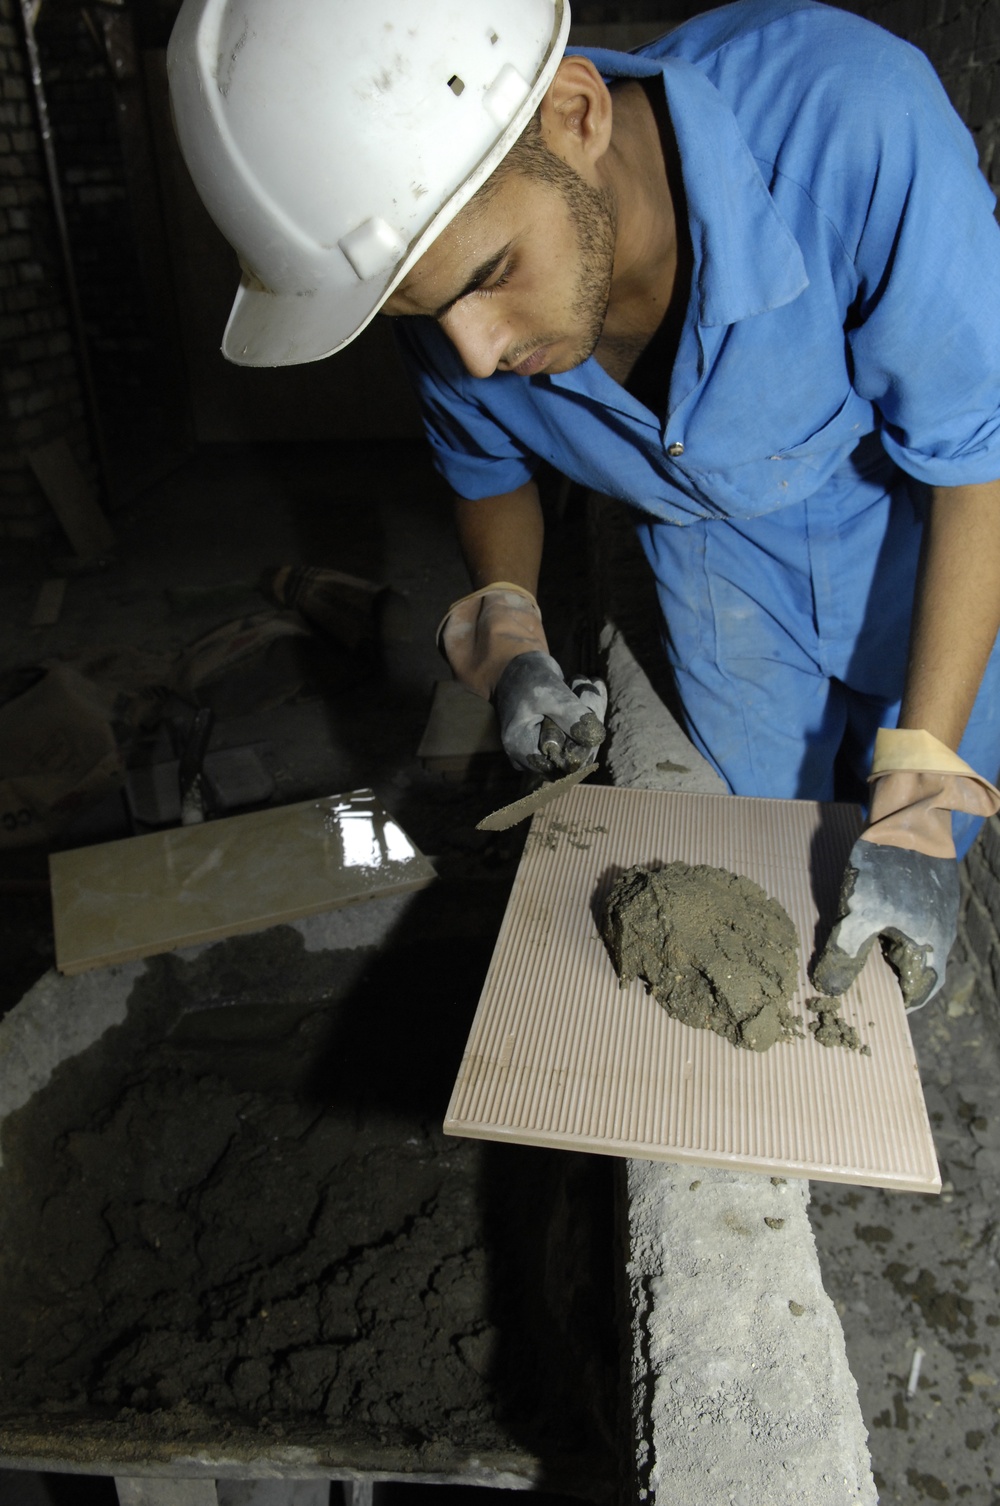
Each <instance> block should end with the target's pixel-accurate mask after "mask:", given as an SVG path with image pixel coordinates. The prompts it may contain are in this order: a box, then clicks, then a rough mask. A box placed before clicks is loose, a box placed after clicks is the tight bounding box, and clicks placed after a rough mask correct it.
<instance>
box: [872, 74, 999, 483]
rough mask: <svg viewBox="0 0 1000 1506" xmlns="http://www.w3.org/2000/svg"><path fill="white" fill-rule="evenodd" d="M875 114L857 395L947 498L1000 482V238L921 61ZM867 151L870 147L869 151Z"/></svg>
mask: <svg viewBox="0 0 1000 1506" xmlns="http://www.w3.org/2000/svg"><path fill="white" fill-rule="evenodd" d="M880 94H881V97H880V99H879V101H878V104H877V107H876V108H875V110H874V111H871V112H869V120H870V127H869V129H870V131H871V133H872V134H871V138H870V140H869V142H868V147H869V149H870V150H871V152H872V160H871V161H870V163H869V167H870V171H869V174H868V176H867V177H865V176H864V175H860V177H859V179H858V182H859V184H861V185H862V192H860V193H858V194H857V195H856V198H855V202H854V204H853V205H852V218H853V224H852V225H851V226H850V227H849V230H848V237H850V235H851V234H852V233H853V236H854V239H855V244H854V246H853V247H851V246H847V247H846V248H845V249H847V250H848V252H849V253H850V252H851V251H852V250H853V258H854V264H855V268H856V271H857V276H858V286H857V297H856V299H855V302H854V305H853V307H852V310H851V315H850V318H849V321H848V344H849V348H850V352H851V357H852V360H853V363H854V371H853V382H854V386H855V388H856V390H857V391H858V392H859V393H860V394H861V396H863V397H866V398H868V399H869V400H870V401H872V402H873V403H874V404H875V406H876V408H877V410H878V412H879V414H880V416H881V419H882V442H883V444H884V446H885V449H886V450H887V451H888V453H889V455H890V456H891V457H892V459H893V460H895V461H896V463H897V464H898V465H899V466H900V467H901V468H902V469H903V470H904V471H905V472H907V473H908V474H909V475H911V476H914V477H915V478H916V479H917V480H919V481H923V482H926V483H928V484H929V485H933V486H958V485H965V484H970V483H977V482H984V481H991V480H993V479H995V478H996V477H998V476H1000V227H998V225H997V223H996V220H995V219H994V217H993V206H994V198H993V194H992V192H991V191H990V188H989V186H988V184H987V183H986V181H985V179H984V178H983V176H982V175H981V173H980V171H979V168H978V164H977V158H976V150H975V146H974V143H973V141H972V138H971V136H970V135H969V133H968V131H967V130H966V128H965V126H964V125H963V123H962V121H961V120H960V119H959V117H958V116H957V115H956V113H955V111H954V109H953V108H952V106H951V103H950V101H949V100H948V97H947V95H946V94H945V91H944V88H943V86H942V85H941V83H940V82H939V80H938V78H937V76H936V74H935V73H934V72H933V70H932V68H931V67H930V65H929V64H928V63H927V61H926V59H925V58H923V56H922V55H921V54H920V53H917V52H916V51H915V50H912V49H908V50H907V55H906V58H905V61H904V63H903V66H902V67H901V68H900V69H899V70H898V71H897V72H896V73H895V75H894V77H893V78H892V79H891V80H886V81H884V88H883V89H882V90H881V91H880ZM857 147H858V149H859V150H861V151H864V149H865V148H864V144H863V143H862V142H858V143H857Z"/></svg>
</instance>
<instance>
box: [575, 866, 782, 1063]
mask: <svg viewBox="0 0 1000 1506" xmlns="http://www.w3.org/2000/svg"><path fill="white" fill-rule="evenodd" d="M601 934H602V936H603V938H604V942H605V945H606V946H607V948H608V951H609V953H610V954H611V960H612V962H613V963H614V966H615V970H616V972H617V973H618V977H619V980H620V984H621V987H622V988H624V987H625V985H626V984H627V983H631V982H632V980H633V979H634V978H642V979H643V980H644V982H645V984H646V987H647V990H648V991H649V992H650V993H651V994H652V995H653V997H654V998H655V999H656V1000H657V1001H658V1002H659V1003H660V1004H662V1005H663V1007H664V1009H666V1011H667V1013H668V1014H670V1015H672V1016H673V1017H674V1018H675V1019H677V1020H680V1021H681V1022H682V1023H683V1024H685V1025H692V1026H694V1027H695V1028H696V1029H701V1030H714V1031H716V1032H717V1033H718V1034H719V1035H722V1036H724V1037H725V1038H726V1040H727V1041H730V1042H731V1044H732V1045H734V1046H740V1047H743V1048H745V1049H747V1050H751V1051H766V1050H767V1049H768V1048H769V1047H770V1046H773V1045H774V1044H775V1042H776V1041H781V1040H788V1039H789V1038H791V1037H793V1036H798V1035H801V1033H802V1032H801V1030H799V1028H798V1025H799V1018H798V1016H795V1015H793V1014H791V1012H790V1011H789V1009H788V1000H789V999H790V998H791V996H792V994H793V993H794V991H795V988H796V984H797V982H798V936H797V935H796V932H795V927H794V925H793V924H792V922H791V920H790V918H789V916H788V913H787V911H786V910H785V909H784V908H783V906H782V905H780V904H779V903H778V901H777V900H776V899H771V898H770V896H769V895H767V894H765V892H764V890H763V889H761V888H760V886H759V885H758V884H755V883H753V882H752V880H750V879H748V878H744V877H743V876H741V875H739V874H735V873H730V872H728V871H727V870H726V869H724V868H711V867H708V866H707V865H706V864H695V865H691V864H688V863H668V864H666V866H665V867H663V868H659V869H655V870H650V869H648V868H643V867H641V866H639V865H636V866H635V867H632V868H629V869H628V870H627V871H626V872H625V873H623V874H622V876H621V878H619V879H618V880H617V882H616V883H615V885H614V887H613V888H612V890H611V892H610V893H609V895H608V897H607V900H606V901H605V906H604V912H603V915H602V919H601Z"/></svg>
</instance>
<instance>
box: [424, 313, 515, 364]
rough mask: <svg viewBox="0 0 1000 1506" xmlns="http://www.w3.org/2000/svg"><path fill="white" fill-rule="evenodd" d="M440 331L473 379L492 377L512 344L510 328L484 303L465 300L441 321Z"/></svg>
mask: <svg viewBox="0 0 1000 1506" xmlns="http://www.w3.org/2000/svg"><path fill="white" fill-rule="evenodd" d="M440 322H441V328H442V329H443V330H444V332H445V334H446V335H447V336H448V339H449V340H450V341H451V343H452V345H454V347H455V349H456V350H457V351H458V354H459V355H460V356H461V358H462V364H463V366H464V367H465V369H466V371H468V372H469V374H470V375H471V376H474V377H488V376H492V375H493V373H494V372H495V371H496V369H497V366H498V364H499V362H500V359H501V357H502V356H503V353H504V351H505V350H507V349H508V347H509V345H510V338H511V336H510V329H509V328H508V326H507V324H506V322H505V321H504V320H503V319H502V318H501V317H500V316H499V314H498V313H497V311H495V310H494V309H491V308H489V307H488V306H487V305H486V303H485V302H480V303H478V304H477V303H475V301H474V300H473V299H472V298H463V299H462V300H461V301H460V302H459V303H456V304H455V305H454V307H453V308H450V309H449V310H448V312H447V313H446V314H444V315H443V316H442V318H441V321H440Z"/></svg>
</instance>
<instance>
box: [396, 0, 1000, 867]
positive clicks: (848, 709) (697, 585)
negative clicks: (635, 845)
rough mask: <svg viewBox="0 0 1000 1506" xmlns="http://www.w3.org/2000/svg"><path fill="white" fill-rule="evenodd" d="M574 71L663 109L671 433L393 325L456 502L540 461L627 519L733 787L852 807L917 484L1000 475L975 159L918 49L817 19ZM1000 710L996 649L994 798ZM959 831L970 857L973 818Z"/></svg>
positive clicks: (899, 595)
mask: <svg viewBox="0 0 1000 1506" xmlns="http://www.w3.org/2000/svg"><path fill="white" fill-rule="evenodd" d="M576 51H580V52H584V53H585V54H586V55H587V56H589V57H591V58H592V60H593V61H594V63H595V64H596V65H597V67H598V68H600V70H601V72H602V74H603V75H604V76H605V77H606V78H607V79H609V80H614V79H624V78H633V79H662V84H663V88H664V90H665V92H666V102H667V107H668V109H669V113H670V119H671V122H672V124H673V128H674V131H675V134H676V139H677V145H678V150H679V156H680V163H681V170H682V175H683V185H684V196H685V201H686V205H685V207H686V214H687V229H688V233H689V235H690V240H691V246H692V252H693V271H692V277H691V294H690V300H689V304H688V308H687V314H686V319H685V322H684V326H683V331H682V334H681V338H680V343H679V347H678V351H677V356H676V360H675V363H674V367H673V370H672V372H671V373H670V380H669V390H668V395H667V401H666V409H665V412H666V418H665V421H664V419H663V417H662V415H661V416H658V415H657V414H654V413H653V412H651V411H650V410H649V409H648V408H646V407H644V406H643V404H642V403H641V402H639V401H638V400H637V399H636V398H634V397H633V396H632V395H631V394H630V393H628V392H626V391H625V390H624V389H623V388H622V387H621V386H619V384H618V383H617V382H615V381H614V380H613V379H612V378H611V377H610V376H609V375H608V374H607V373H606V372H605V371H604V370H603V368H602V367H601V366H600V365H599V364H598V362H597V361H596V360H595V359H593V358H591V359H590V360H588V361H586V362H585V363H584V364H583V365H581V366H579V367H577V368H576V369H574V370H572V371H569V372H566V373H565V374H563V375H556V376H540V377H529V378H524V377H519V376H516V375H514V374H512V373H502V372H498V373H496V374H494V375H493V376H491V377H488V378H486V379H477V378H474V377H472V376H470V375H469V374H468V373H467V372H466V371H465V370H464V368H463V367H462V365H461V362H460V360H459V358H458V356H457V354H456V352H455V351H454V349H453V347H452V346H451V345H450V343H449V342H448V340H447V338H446V337H445V335H444V334H443V333H442V331H441V330H440V329H439V328H438V327H437V326H436V325H435V324H434V323H433V321H430V320H425V319H418V320H400V321H397V328H398V331H399V334H400V342H401V346H402V349H403V353H404V358H405V359H406V362H407V365H408V367H409V369H410V372H411V375H412V377H413V380H414V383H415V385H416V389H417V392H418V395H419V398H420V401H421V404H422V408H423V412H424V417H425V423H426V427H427V433H428V437H429V439H430V443H431V446H432V448H433V452H434V455H435V459H436V463H437V465H438V467H439V469H440V470H441V471H442V473H443V474H444V476H445V477H446V478H447V480H448V482H449V483H450V485H451V486H452V488H453V489H454V490H455V491H456V492H457V493H458V494H459V495H460V496H463V497H467V498H472V499H475V498H478V497H487V496H493V495H498V494H501V493H503V492H507V491H511V490H514V489H515V488H516V487H519V486H521V485H523V484H524V482H526V481H527V480H528V479H529V478H530V477H531V475H532V474H533V471H534V470H535V468H536V467H537V464H538V460H539V458H541V459H544V460H546V461H549V462H551V464H552V465H553V466H555V467H556V468H557V469H558V470H559V471H561V472H563V473H564V474H565V475H567V476H569V477H570V478H572V479H573V480H575V481H578V482H580V483H582V484H583V485H585V486H587V487H589V488H593V489H595V490H597V491H599V492H602V493H605V494H607V495H608V496H611V497H618V498H620V499H621V500H622V501H624V502H626V503H627V504H629V506H630V507H631V508H632V509H634V516H635V522H636V526H637V528H638V532H639V536H640V539H641V541H642V545H643V548H644V550H645V553H646V556H647V558H648V560H649V562H650V565H651V566H652V568H653V572H654V574H655V577H656V582H657V588H658V595H659V600H660V605H661V608H662V614H663V620H664V647H665V651H666V653H667V655H668V657H669V660H670V663H671V665H672V666H673V670H674V673H675V676H676V680H677V685H678V689H679V692H680V695H681V699H682V702H683V706H684V710H685V715H686V718H687V722H688V730H689V731H690V734H691V736H692V738H693V740H694V741H695V743H696V744H697V746H698V747H699V748H700V749H701V750H702V752H703V753H705V755H706V756H707V757H708V758H709V759H710V761H711V762H712V763H713V764H714V765H715V767H716V768H717V769H718V770H719V772H720V773H721V774H722V776H723V777H724V779H725V780H726V781H727V783H728V785H729V787H730V789H731V790H733V791H734V792H735V793H737V794H743V795H766V796H795V797H800V798H805V799H814V800H830V799H835V798H851V799H858V798H861V799H863V790H864V780H865V778H866V776H867V772H868V767H869V763H870V759H871V754H872V745H873V741H874V735H875V731H876V729H877V728H878V727H879V726H894V725H895V722H896V717H897V715H898V711H899V702H900V697H901V694H902V688H903V680H904V674H905V668H906V656H907V643H908V631H909V618H910V612H911V606H912V599H913V588H914V578H915V572H916V562H917V553H918V549H919V542H920V534H921V506H922V494H923V492H924V484H926V485H931V484H933V485H940V486H954V485H960V484H967V483H973V482H985V481H991V480H993V479H995V478H996V477H998V476H1000V229H998V227H997V224H996V222H995V220H994V218H993V196H992V194H991V192H990V190H989V187H988V185H987V184H986V182H985V180H984V179H983V177H982V176H981V174H980V172H979V169H978V165H977V161H976V153H975V149H974V146H973V143H972V140H971V138H970V136H969V134H968V132H967V131H966V129H965V127H964V126H963V124H962V122H961V121H960V120H959V118H958V117H957V115H956V114H955V112H954V110H953V109H952V107H951V105H950V103H949V102H948V99H947V97H946V95H945V93H944V90H943V88H942V87H941V84H940V83H939V81H938V80H937V78H936V76H935V74H934V72H933V70H932V69H931V67H930V65H929V64H928V62H927V61H926V59H925V58H924V57H923V56H922V55H921V54H920V53H919V52H917V51H916V50H915V49H913V48H911V47H910V46H909V45H907V44H906V43H904V42H901V41H900V40H898V39H897V38H895V37H892V36H890V35H889V34H888V33H887V32H885V31H883V30H881V29H880V28H879V27H877V26H875V25H873V24H872V23H870V22H867V21H864V20H861V19H859V18H858V17H856V16H853V15H849V14H847V13H845V12H841V11H838V10H833V9H830V8H828V7H826V6H823V5H819V4H814V3H811V0H743V3H741V4H737V5H731V6H727V7H725V8H723V9H722V10H717V11H712V12H709V13H707V14H705V15H702V16H698V17H696V18H695V19H694V20H692V21H689V22H687V23H686V24H685V25H683V26H681V27H679V28H678V29H677V30H676V31H673V32H671V33H670V34H668V35H667V36H666V37H664V38H662V39H661V40H660V41H658V42H655V43H653V44H652V45H650V46H648V47H646V48H644V49H642V50H641V51H639V52H638V53H636V54H623V53H613V52H606V51H595V50H590V49H576ZM998 526H1000V519H998ZM998 691H1000V651H998V650H997V649H995V650H994V653H993V656H992V659H991V661H990V665H989V668H988V670H987V673H986V676H985V679H984V682H983V686H982V689H981V691H980V694H979V697H978V699H977V701H976V705H975V708H974V711H973V714H972V717H971V719H970V723H969V727H968V730H967V732H966V735H965V738H964V739H963V742H962V745H961V748H960V752H961V754H962V756H963V757H964V758H965V759H966V760H967V761H968V762H969V763H970V764H971V765H972V766H973V767H974V768H975V769H977V771H978V772H980V773H982V774H984V775H985V776H986V777H987V778H989V779H995V778H996V777H997V770H998V762H1000V694H998ZM838 754H839V763H838V780H837V782H835V779H834V763H835V759H837V758H838ZM845 770H846V771H847V780H846V783H845V782H844V781H843V775H844V772H845ZM954 824H955V836H956V845H957V848H958V851H959V855H961V854H962V852H964V851H965V850H966V848H967V847H968V845H969V843H970V842H971V840H972V837H973V836H974V835H975V831H976V830H977V828H978V822H977V821H975V820H973V819H972V818H969V817H964V816H956V817H955V823H954Z"/></svg>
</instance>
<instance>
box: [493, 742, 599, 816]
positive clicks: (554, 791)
mask: <svg viewBox="0 0 1000 1506" xmlns="http://www.w3.org/2000/svg"><path fill="white" fill-rule="evenodd" d="M596 768H597V760H596V759H595V760H594V762H593V763H588V764H584V766H583V768H581V769H574V770H573V772H572V774H564V775H563V776H562V778H561V779H548V780H546V781H545V783H544V784H543V785H541V786H540V787H539V788H538V789H537V790H532V792H531V794H530V795H522V797H521V799H520V800H515V801H514V802H513V803H512V804H511V805H502V806H501V807H500V809H499V810H498V811H493V812H492V814H491V815H489V816H484V817H483V819H482V820H481V821H479V822H477V823H476V830H477V831H506V830H507V828H508V827H509V826H516V825H517V823H518V822H519V821H526V820H527V819H528V817H529V816H533V815H534V814H535V812H536V811H540V810H541V809H542V807H543V806H545V805H548V804H549V803H550V802H551V801H553V800H558V799H559V796H560V795H565V793H566V791H567V790H571V789H572V788H573V786H574V784H579V783H580V780H581V779H586V777H587V775H588V774H592V773H593V772H594V770H595V769H596Z"/></svg>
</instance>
